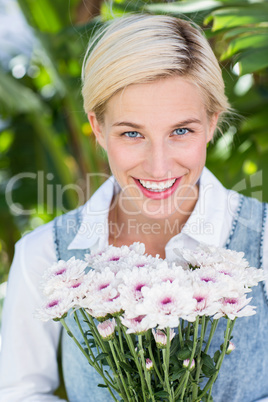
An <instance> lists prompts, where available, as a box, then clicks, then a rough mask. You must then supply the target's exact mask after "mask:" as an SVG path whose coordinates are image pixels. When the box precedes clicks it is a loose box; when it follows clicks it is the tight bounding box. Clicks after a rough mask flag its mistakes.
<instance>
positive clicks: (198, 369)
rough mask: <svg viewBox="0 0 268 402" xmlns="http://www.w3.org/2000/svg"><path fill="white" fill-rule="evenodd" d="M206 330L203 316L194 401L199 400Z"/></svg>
mask: <svg viewBox="0 0 268 402" xmlns="http://www.w3.org/2000/svg"><path fill="white" fill-rule="evenodd" d="M205 330H206V317H205V316H204V315H203V317H202V319H201V333H200V348H199V353H198V355H197V359H196V375H195V383H193V395H192V398H193V400H195V399H197V394H198V388H199V378H200V374H201V368H202V364H201V353H202V345H203V341H204V337H205Z"/></svg>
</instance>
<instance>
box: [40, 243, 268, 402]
mask: <svg viewBox="0 0 268 402" xmlns="http://www.w3.org/2000/svg"><path fill="white" fill-rule="evenodd" d="M175 251H176V253H177V255H178V260H177V261H175V262H172V263H171V262H168V261H167V260H163V259H161V258H159V256H156V257H152V256H150V255H147V254H145V247H144V245H143V244H141V243H133V244H132V245H131V246H129V247H127V246H122V247H118V248H117V247H113V246H109V247H108V248H107V249H106V250H104V251H103V252H101V253H99V254H95V255H91V254H90V255H89V254H86V255H85V260H84V261H82V260H77V259H75V258H74V257H72V258H71V259H70V260H68V261H63V260H60V261H59V262H58V263H55V264H54V265H52V266H51V267H50V268H49V269H48V270H47V271H46V272H45V274H44V277H43V283H42V286H43V290H44V294H45V295H46V298H47V301H46V303H45V304H44V306H43V307H42V308H41V309H39V310H38V316H39V318H40V319H42V320H44V321H46V320H49V319H53V320H56V321H57V320H59V321H60V322H61V323H62V325H63V327H64V328H65V329H66V331H67V332H68V334H69V335H70V336H71V337H72V339H73V340H74V342H75V343H76V344H77V346H78V348H79V349H80V352H81V353H83V354H84V356H85V358H86V359H87V360H88V363H89V364H90V365H91V366H93V367H94V368H95V369H96V370H97V371H98V373H99V374H100V376H101V377H102V379H103V381H104V384H103V385H102V386H105V387H107V388H108V390H109V391H110V393H111V395H112V397H113V399H114V400H115V401H118V395H119V396H120V397H121V398H122V400H123V401H133V402H134V401H137V402H138V401H159V400H161V401H170V402H171V401H201V400H206V401H212V397H211V392H212V386H213V383H214V382H215V380H216V378H217V376H218V373H219V370H220V367H221V364H222V361H223V359H224V356H225V355H226V354H228V353H230V351H231V350H232V349H233V348H234V345H233V343H232V342H231V338H232V337H231V334H232V329H233V326H234V324H235V320H236V318H237V317H243V316H249V315H253V314H255V308H254V307H253V306H251V305H249V302H250V300H251V298H248V297H247V294H248V293H249V292H250V291H251V287H252V286H256V285H257V284H258V282H259V281H260V280H263V279H264V273H263V270H261V269H256V268H252V267H249V264H248V262H247V261H246V260H245V259H244V254H243V253H237V252H235V251H231V250H226V249H221V248H216V247H212V246H207V245H200V246H199V247H198V248H197V249H195V250H194V251H193V250H188V249H181V250H178V249H177V250H175ZM69 310H71V313H70V312H69V314H72V315H73V319H74V320H75V322H76V325H77V326H78V328H79V330H80V331H81V336H82V337H81V339H82V341H80V342H79V340H78V339H77V338H75V336H74V335H73V334H72V332H71V331H70V328H69V327H68V325H67V323H66V321H65V318H66V316H67V313H68V311H69ZM220 319H221V320H225V321H226V327H225V332H224V333H223V334H222V344H221V345H218V350H217V352H216V353H214V354H213V356H210V355H209V348H210V345H211V341H212V338H213V334H214V333H215V330H216V327H217V324H218V322H219V320H220ZM85 325H86V330H85ZM107 365H109V367H110V373H112V375H110V374H109V373H108V371H107V370H106V369H105V366H106V367H107ZM101 377H100V379H101Z"/></svg>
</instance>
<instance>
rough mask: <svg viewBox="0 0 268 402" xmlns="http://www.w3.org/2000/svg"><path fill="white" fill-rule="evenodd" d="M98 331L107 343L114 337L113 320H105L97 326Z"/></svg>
mask: <svg viewBox="0 0 268 402" xmlns="http://www.w3.org/2000/svg"><path fill="white" fill-rule="evenodd" d="M97 328H98V331H99V333H100V335H101V337H102V338H103V339H104V340H105V341H109V340H111V339H113V337H114V329H115V320H114V318H113V319H112V320H106V321H104V322H101V323H100V324H99V325H98V326H97Z"/></svg>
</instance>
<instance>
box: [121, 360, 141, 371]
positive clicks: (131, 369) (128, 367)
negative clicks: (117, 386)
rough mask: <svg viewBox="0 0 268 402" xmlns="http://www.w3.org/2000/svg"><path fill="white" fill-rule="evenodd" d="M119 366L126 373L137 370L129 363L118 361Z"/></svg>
mask: <svg viewBox="0 0 268 402" xmlns="http://www.w3.org/2000/svg"><path fill="white" fill-rule="evenodd" d="M119 365H120V367H122V368H123V369H124V370H125V371H127V372H128V373H137V370H136V369H134V368H133V367H131V366H130V364H127V363H124V362H119Z"/></svg>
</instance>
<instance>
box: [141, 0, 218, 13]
mask: <svg viewBox="0 0 268 402" xmlns="http://www.w3.org/2000/svg"><path fill="white" fill-rule="evenodd" d="M221 4H222V3H221V1H217V0H203V1H200V0H189V1H180V2H178V1H177V2H174V3H168V4H162V3H159V4H150V5H148V6H145V10H147V11H150V12H152V13H157V14H158V13H165V14H166V13H167V14H172V15H181V14H190V13H196V12H200V11H207V10H208V11H210V10H213V9H215V8H217V7H220V6H221Z"/></svg>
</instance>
